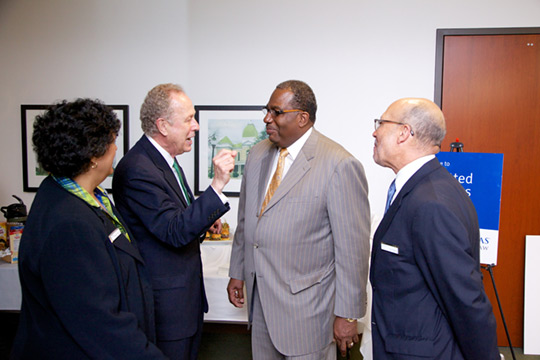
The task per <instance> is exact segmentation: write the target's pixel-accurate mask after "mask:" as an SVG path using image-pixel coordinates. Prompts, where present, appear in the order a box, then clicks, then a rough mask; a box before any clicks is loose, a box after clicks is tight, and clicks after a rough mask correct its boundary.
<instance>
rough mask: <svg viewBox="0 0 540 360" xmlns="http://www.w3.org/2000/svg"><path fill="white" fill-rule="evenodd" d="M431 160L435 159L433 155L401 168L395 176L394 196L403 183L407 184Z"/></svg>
mask: <svg viewBox="0 0 540 360" xmlns="http://www.w3.org/2000/svg"><path fill="white" fill-rule="evenodd" d="M433 158H435V155H433V154H431V155H426V156H422V157H420V158H418V159H416V160H414V161H411V162H410V163H408V164H407V165H405V166H404V167H402V168H401V170H399V171H398V173H397V174H396V195H397V194H398V193H399V191H400V190H401V188H402V187H403V186H404V185H405V183H407V181H409V179H410V178H411V177H412V176H413V175H414V174H416V172H417V171H418V170H420V168H421V167H422V166H424V164H426V163H427V162H428V161H430V160H431V159H433ZM394 197H395V196H394Z"/></svg>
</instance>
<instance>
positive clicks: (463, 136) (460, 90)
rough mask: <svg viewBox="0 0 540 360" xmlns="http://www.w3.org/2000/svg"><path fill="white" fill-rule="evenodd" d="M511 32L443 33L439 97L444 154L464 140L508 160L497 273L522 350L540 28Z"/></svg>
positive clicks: (536, 204) (538, 205)
mask: <svg viewBox="0 0 540 360" xmlns="http://www.w3.org/2000/svg"><path fill="white" fill-rule="evenodd" d="M509 30H510V31H508V32H509V33H508V34H503V33H504V29H492V30H489V31H486V33H488V34H478V33H479V32H480V33H481V32H482V30H474V31H472V32H473V34H467V30H464V32H465V34H455V33H454V34H448V33H447V34H446V35H444V36H441V34H440V33H438V35H439V36H438V41H439V40H440V41H442V44H441V43H438V54H437V59H438V60H437V61H438V71H439V70H440V71H439V72H438V73H437V84H436V94H435V95H436V101H438V103H439V105H440V106H441V108H442V110H443V112H444V114H445V116H446V123H447V135H446V139H445V141H444V142H443V145H442V150H443V151H449V146H450V145H449V144H450V143H451V142H452V141H455V139H456V138H459V140H460V141H461V142H462V143H463V144H464V151H466V152H485V153H503V154H504V166H503V183H502V199H501V214H500V226H499V249H498V259H497V266H496V267H494V268H493V272H494V277H495V282H496V286H497V290H498V292H499V296H500V300H501V304H502V307H503V311H504V315H505V319H506V323H507V325H508V331H509V333H510V338H511V341H512V345H514V346H523V292H524V259H525V235H535V234H540V28H534V29H509ZM531 30H532V31H531ZM440 31H441V30H439V32H440ZM439 66H440V68H439ZM538 261H540V259H538ZM483 273H484V286H485V288H486V292H487V294H488V296H489V298H490V300H491V303H492V305H493V310H494V313H495V316H496V318H497V325H498V326H497V328H498V329H497V335H498V341H499V345H500V346H508V341H507V337H506V334H505V331H504V327H503V324H502V321H501V316H500V313H499V309H498V305H497V300H496V297H495V294H494V290H493V285H492V283H491V279H490V276H489V274H488V273H487V272H485V271H483Z"/></svg>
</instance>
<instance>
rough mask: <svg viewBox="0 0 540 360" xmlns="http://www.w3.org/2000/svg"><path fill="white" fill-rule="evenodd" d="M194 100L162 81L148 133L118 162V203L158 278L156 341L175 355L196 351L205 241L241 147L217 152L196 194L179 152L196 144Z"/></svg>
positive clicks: (151, 104) (149, 103) (192, 355)
mask: <svg viewBox="0 0 540 360" xmlns="http://www.w3.org/2000/svg"><path fill="white" fill-rule="evenodd" d="M194 115H195V110H194V107H193V104H192V102H191V100H190V99H189V97H188V96H187V95H186V94H185V92H184V91H183V90H182V88H180V87H179V86H177V85H174V84H162V85H158V86H156V87H154V88H153V89H152V90H150V92H149V93H148V94H147V96H146V98H145V100H144V103H143V105H142V107H141V126H142V129H143V131H144V135H143V136H142V137H141V139H140V140H139V141H138V142H137V144H135V146H133V148H132V149H131V150H130V151H129V152H128V153H127V154H126V155H125V156H124V157H123V158H122V160H121V161H120V163H119V164H118V166H117V168H116V170H115V173H114V179H113V194H114V200H115V202H116V206H117V208H118V210H119V211H120V213H121V214H122V216H123V217H124V219H125V221H126V223H127V224H128V227H129V229H130V230H131V231H132V232H133V234H134V235H135V241H136V242H137V243H138V246H139V248H140V252H141V254H142V256H143V258H144V260H145V262H146V265H147V267H148V270H149V272H150V275H151V278H152V286H153V289H154V299H155V305H156V333H157V345H158V347H159V348H160V349H161V350H162V351H163V352H164V353H165V355H167V356H168V357H170V358H171V359H191V360H195V359H196V358H197V353H198V348H199V344H200V341H201V335H202V324H203V312H207V311H208V303H207V301H206V295H205V292H204V284H203V276H202V264H201V256H200V248H199V246H200V242H201V241H202V237H203V236H204V235H205V233H206V231H207V230H208V229H209V228H211V227H213V229H214V231H216V232H219V230H220V226H221V224H220V222H219V218H220V217H221V216H222V215H223V214H225V213H226V212H227V211H228V210H229V203H228V200H227V198H226V197H225V195H223V194H222V190H223V188H224V186H225V185H226V184H227V182H228V181H229V179H230V172H231V171H232V170H233V168H234V158H235V156H236V152H235V151H229V150H223V151H221V152H220V153H219V154H218V155H217V156H216V157H215V158H214V159H213V162H214V169H215V177H214V179H213V180H212V184H211V186H209V187H208V189H206V191H205V192H204V193H203V194H201V196H200V197H199V198H197V199H194V197H193V194H192V192H191V190H190V189H189V186H188V183H187V181H186V179H185V176H184V173H183V171H182V169H181V168H180V166H179V165H178V162H177V161H176V156H177V155H180V154H183V153H186V152H189V151H191V146H192V139H193V136H194V135H195V132H196V131H198V130H199V125H198V124H197V121H196V120H195V118H194Z"/></svg>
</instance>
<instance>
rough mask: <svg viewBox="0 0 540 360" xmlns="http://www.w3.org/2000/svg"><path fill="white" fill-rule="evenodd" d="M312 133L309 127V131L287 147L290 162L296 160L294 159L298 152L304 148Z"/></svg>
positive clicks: (311, 128)
mask: <svg viewBox="0 0 540 360" xmlns="http://www.w3.org/2000/svg"><path fill="white" fill-rule="evenodd" d="M312 132H313V127H310V128H309V130H308V131H306V132H305V133H304V135H302V136H300V138H299V139H298V140H296V141H295V142H294V143H292V144H291V145H289V147H288V148H287V151H288V152H289V155H287V157H290V158H291V160H292V161H294V159H296V157H297V156H298V154H299V153H300V150H302V147H303V146H304V144H305V143H306V141H307V139H308V138H309V136H310V135H311V133H312Z"/></svg>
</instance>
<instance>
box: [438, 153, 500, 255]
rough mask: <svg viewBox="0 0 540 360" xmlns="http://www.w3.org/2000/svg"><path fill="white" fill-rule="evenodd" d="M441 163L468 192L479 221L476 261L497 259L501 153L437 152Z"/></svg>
mask: <svg viewBox="0 0 540 360" xmlns="http://www.w3.org/2000/svg"><path fill="white" fill-rule="evenodd" d="M437 158H438V159H439V161H440V163H441V165H442V166H444V167H445V168H446V169H447V170H448V171H449V172H450V174H452V176H454V178H455V179H456V180H457V181H458V182H459V183H460V184H461V185H462V186H463V188H464V189H465V191H466V192H467V194H468V195H469V196H470V198H471V200H472V202H473V204H474V207H475V208H476V212H477V213H478V223H479V225H480V237H481V239H480V250H481V253H480V262H481V263H483V264H496V263H497V247H498V237H499V234H498V233H499V217H500V211H501V188H502V171H503V154H487V153H465V152H440V153H438V154H437Z"/></svg>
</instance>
